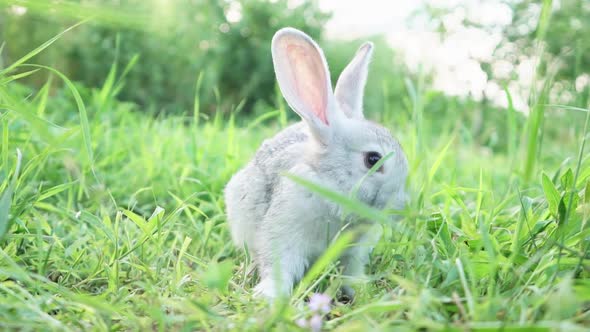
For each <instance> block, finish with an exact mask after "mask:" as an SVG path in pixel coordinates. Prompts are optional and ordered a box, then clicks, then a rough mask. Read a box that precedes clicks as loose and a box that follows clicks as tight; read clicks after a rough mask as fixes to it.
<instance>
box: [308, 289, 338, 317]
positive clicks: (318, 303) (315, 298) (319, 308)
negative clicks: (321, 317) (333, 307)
mask: <svg viewBox="0 0 590 332" xmlns="http://www.w3.org/2000/svg"><path fill="white" fill-rule="evenodd" d="M331 301H332V300H331V299H330V297H329V296H328V295H326V294H320V293H314V294H312V295H311V297H310V298H309V309H311V310H312V311H314V312H316V313H323V314H327V313H329V312H330V303H331Z"/></svg>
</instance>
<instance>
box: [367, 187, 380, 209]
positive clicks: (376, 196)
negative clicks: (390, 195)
mask: <svg viewBox="0 0 590 332" xmlns="http://www.w3.org/2000/svg"><path fill="white" fill-rule="evenodd" d="M381 189H382V187H379V188H378V189H377V190H375V192H374V193H373V197H371V199H370V200H369V205H371V206H372V207H375V208H378V209H380V208H382V205H383V204H382V202H381V201H380V200H379V193H380V192H381Z"/></svg>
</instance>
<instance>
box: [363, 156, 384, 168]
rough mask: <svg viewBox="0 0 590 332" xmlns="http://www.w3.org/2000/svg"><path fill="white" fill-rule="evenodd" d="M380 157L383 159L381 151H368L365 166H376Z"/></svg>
mask: <svg viewBox="0 0 590 332" xmlns="http://www.w3.org/2000/svg"><path fill="white" fill-rule="evenodd" d="M379 159H381V154H380V153H379V152H375V151H371V152H367V153H365V166H367V168H371V167H373V166H375V164H376V163H377V162H378V161H379ZM379 171H381V168H380V169H379Z"/></svg>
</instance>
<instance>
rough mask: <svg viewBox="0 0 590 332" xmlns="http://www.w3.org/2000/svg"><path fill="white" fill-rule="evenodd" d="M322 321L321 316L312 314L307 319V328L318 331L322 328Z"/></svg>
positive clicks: (314, 331)
mask: <svg viewBox="0 0 590 332" xmlns="http://www.w3.org/2000/svg"><path fill="white" fill-rule="evenodd" d="M323 323H324V322H323V321H322V316H320V315H313V317H311V319H310V320H309V328H310V329H311V330H312V331H313V332H320V331H321V330H322V324H323Z"/></svg>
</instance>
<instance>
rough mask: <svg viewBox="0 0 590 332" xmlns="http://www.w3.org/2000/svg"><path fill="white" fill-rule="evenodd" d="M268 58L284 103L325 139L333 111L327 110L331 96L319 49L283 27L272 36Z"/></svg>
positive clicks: (332, 98)
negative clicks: (271, 60) (271, 61)
mask: <svg viewBox="0 0 590 332" xmlns="http://www.w3.org/2000/svg"><path fill="white" fill-rule="evenodd" d="M272 59H273V64H274V69H275V73H276V76H277V81H278V82H279V87H280V89H281V92H282V93H283V96H284V97H285V99H286V100H287V103H288V104H289V106H291V108H292V109H293V110H294V111H295V112H297V114H299V115H300V116H301V117H302V118H303V119H304V120H305V121H306V122H307V123H308V125H309V126H310V128H311V130H312V131H313V133H314V135H315V136H316V137H317V138H318V139H320V140H322V141H324V142H325V140H326V139H329V136H330V135H329V134H330V132H331V130H330V122H331V120H333V118H332V117H333V114H334V113H335V112H332V111H331V108H333V104H334V103H333V100H334V95H333V92H332V84H331V83H330V74H329V72H328V65H327V64H326V59H325V57H324V54H323V53H322V50H321V49H320V48H319V46H318V45H317V44H316V43H315V42H314V41H313V40H312V39H311V38H310V37H309V36H307V35H306V34H305V33H303V32H301V31H299V30H296V29H293V28H283V29H281V30H279V31H278V32H277V33H276V34H275V35H274V37H273V39H272Z"/></svg>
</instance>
